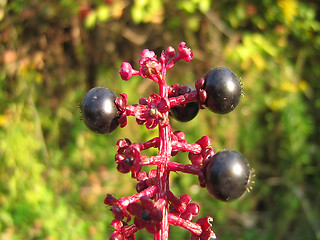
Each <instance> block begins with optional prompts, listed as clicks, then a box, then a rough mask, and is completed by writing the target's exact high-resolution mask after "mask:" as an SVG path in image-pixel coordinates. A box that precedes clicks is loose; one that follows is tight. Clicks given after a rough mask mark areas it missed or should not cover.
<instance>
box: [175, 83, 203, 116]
mask: <svg viewBox="0 0 320 240" xmlns="http://www.w3.org/2000/svg"><path fill="white" fill-rule="evenodd" d="M180 89H181V91H179V93H178V94H176V96H179V95H183V94H186V93H189V92H191V91H193V90H194V88H192V87H190V86H184V85H183V86H182V87H181V88H180ZM169 97H172V96H169ZM198 112H199V104H198V102H189V103H186V104H183V105H181V106H178V107H173V108H171V109H170V112H169V114H170V116H171V117H173V118H174V119H176V120H178V121H180V122H188V121H190V120H192V119H193V118H195V116H197V114H198Z"/></svg>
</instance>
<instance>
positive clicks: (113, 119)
mask: <svg viewBox="0 0 320 240" xmlns="http://www.w3.org/2000/svg"><path fill="white" fill-rule="evenodd" d="M116 97H117V96H116V95H115V94H114V92H112V91H111V90H110V89H108V88H104V87H95V88H92V89H91V90H89V92H88V93H87V95H86V96H85V97H84V99H83V101H82V104H81V112H82V119H83V121H84V123H85V124H86V126H87V127H88V128H89V129H90V130H92V131H93V132H96V133H101V134H106V133H111V132H112V131H113V130H115V129H116V128H117V126H118V118H119V113H118V108H117V106H116V104H115V103H114V101H115V99H116Z"/></svg>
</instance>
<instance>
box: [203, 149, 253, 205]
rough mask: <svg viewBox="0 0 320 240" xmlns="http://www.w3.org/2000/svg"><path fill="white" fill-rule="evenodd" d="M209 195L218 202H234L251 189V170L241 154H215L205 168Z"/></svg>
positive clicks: (227, 152) (231, 151)
mask: <svg viewBox="0 0 320 240" xmlns="http://www.w3.org/2000/svg"><path fill="white" fill-rule="evenodd" d="M205 177H206V184H207V189H208V191H209V193H210V194H211V195H212V196H213V197H215V198H216V199H218V200H222V201H232V200H235V199H237V198H239V197H241V196H242V195H243V194H244V193H245V191H246V190H247V188H248V187H249V184H250V180H251V169H250V165H249V163H248V161H247V159H246V158H245V157H244V156H242V154H240V153H239V152H236V151H233V150H222V151H220V152H217V153H216V154H214V155H213V156H212V157H211V159H210V160H209V162H208V164H207V166H206V168H205Z"/></svg>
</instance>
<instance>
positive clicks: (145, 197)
mask: <svg viewBox="0 0 320 240" xmlns="http://www.w3.org/2000/svg"><path fill="white" fill-rule="evenodd" d="M192 57H193V53H192V52H191V50H190V49H189V48H188V47H187V46H186V43H184V42H181V43H180V44H179V50H178V53H176V51H175V49H174V48H173V47H171V46H170V47H168V48H167V49H166V50H165V51H163V52H162V53H161V56H160V58H159V60H158V58H157V56H156V55H155V53H154V52H153V51H150V50H148V49H145V50H143V51H142V52H141V59H140V60H139V65H140V69H139V70H135V69H133V68H132V66H131V64H129V63H127V62H123V63H122V64H121V67H120V72H119V73H120V76H121V78H122V79H123V80H125V81H127V80H129V79H130V77H131V76H132V75H139V76H141V77H143V78H148V79H151V80H152V81H154V82H155V83H157V84H158V85H159V94H155V93H154V94H151V95H150V96H149V97H148V98H141V99H140V100H139V104H135V105H129V104H127V95H126V94H125V93H122V94H120V96H119V97H117V96H116V94H115V93H113V92H112V91H111V90H110V89H108V88H104V87H95V88H93V89H91V90H90V91H89V92H88V93H87V95H86V96H85V98H84V99H83V102H82V104H81V111H82V119H83V120H84V123H85V124H86V126H87V127H88V128H89V129H90V130H92V131H94V132H97V133H101V134H107V133H110V132H112V131H114V130H115V129H116V128H117V126H120V127H125V126H126V125H127V117H128V116H134V117H135V118H136V121H137V123H138V124H140V125H145V126H146V128H147V129H149V130H150V129H154V128H156V127H158V129H159V136H158V137H155V138H153V139H150V140H148V141H146V142H142V143H132V142H131V141H130V140H129V139H127V138H125V139H120V140H118V141H117V143H116V145H117V146H118V148H117V153H116V154H115V162H116V164H117V170H118V171H119V172H121V173H129V172H131V176H132V178H134V179H136V180H137V181H138V183H137V185H136V190H137V193H136V194H134V195H131V196H127V197H122V198H119V199H116V198H115V197H114V196H113V195H111V194H108V195H107V197H106V198H105V201H104V203H105V204H106V205H107V206H110V207H111V210H112V212H113V214H114V220H113V221H112V223H111V226H113V228H114V229H115V230H114V232H113V233H112V235H111V237H110V239H111V240H116V239H118V240H132V239H135V232H137V231H139V230H140V229H143V228H145V229H146V230H147V231H148V232H149V233H151V234H154V239H155V240H166V239H168V238H169V236H168V235H169V225H170V224H171V225H175V226H180V227H183V228H185V229H187V230H189V231H190V233H191V240H207V239H214V238H216V236H215V233H214V232H213V231H212V230H211V226H212V224H211V223H212V221H213V218H212V217H210V216H206V217H201V218H199V219H198V220H197V221H196V222H193V221H192V220H193V218H194V216H196V215H197V214H198V213H199V206H198V204H196V203H194V202H192V199H191V197H190V196H189V195H188V194H184V195H182V196H179V197H177V196H175V195H174V193H173V192H172V191H170V186H169V174H170V172H172V171H174V172H178V171H180V172H183V173H189V174H195V175H197V176H198V179H199V183H200V186H201V187H206V188H207V190H208V191H209V193H210V194H211V195H212V196H213V197H215V198H216V199H218V200H222V201H231V200H234V199H237V198H239V197H240V196H242V195H243V194H244V193H245V192H246V190H248V189H249V188H250V183H251V175H252V174H251V173H252V170H251V168H250V166H249V163H248V161H247V159H246V158H245V157H244V156H243V155H241V154H240V153H238V152H236V151H234V150H222V151H220V152H217V153H215V151H214V150H213V148H212V147H211V146H210V144H211V139H210V138H209V137H208V136H204V137H202V138H201V139H199V140H198V141H197V142H196V143H194V144H190V143H188V142H187V140H186V136H185V134H184V132H183V131H175V132H173V131H172V129H171V126H170V121H169V117H173V118H176V119H177V120H178V121H182V122H186V121H189V120H191V119H193V118H194V117H195V116H196V115H197V113H198V111H199V109H204V108H205V107H207V108H208V109H209V110H211V111H212V112H214V113H217V114H226V113H229V112H231V111H232V110H234V108H235V107H236V106H237V105H238V103H239V101H240V97H241V95H242V86H241V82H240V79H239V78H238V77H237V76H236V75H235V74H234V73H233V72H231V71H230V70H228V69H227V68H223V67H217V68H213V69H211V70H210V71H209V72H208V73H207V75H206V76H205V77H202V78H200V79H199V80H197V81H196V82H195V88H192V87H191V86H186V85H179V84H173V85H172V86H169V85H167V84H166V72H167V70H169V69H171V68H172V67H173V66H174V65H175V63H176V62H178V61H179V60H184V61H187V62H188V61H190V60H191V59H192ZM152 147H153V148H157V149H158V154H157V155H156V156H145V155H143V154H142V151H143V150H146V149H149V148H152ZM178 152H188V158H189V159H190V161H191V163H190V164H180V163H176V162H173V161H171V157H173V156H175V155H176V154H177V153H178ZM144 165H149V166H150V165H151V166H154V167H155V168H153V169H151V170H150V171H149V172H146V171H143V169H142V167H143V166H144Z"/></svg>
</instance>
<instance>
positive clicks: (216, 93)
mask: <svg viewBox="0 0 320 240" xmlns="http://www.w3.org/2000/svg"><path fill="white" fill-rule="evenodd" d="M204 79H205V85H204V90H205V91H206V92H207V99H206V102H205V105H206V106H207V107H208V108H209V109H210V110H211V111H212V112H214V113H218V114H226V113H229V112H231V111H232V110H233V109H235V107H236V106H237V105H238V103H239V101H240V97H241V82H240V79H239V78H238V77H237V76H236V75H235V74H234V73H233V72H231V71H230V70H229V69H227V68H224V67H217V68H213V69H211V70H210V71H209V72H208V73H207V75H206V76H205V78H204Z"/></svg>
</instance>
